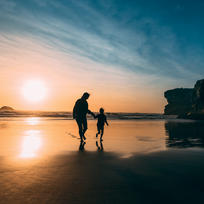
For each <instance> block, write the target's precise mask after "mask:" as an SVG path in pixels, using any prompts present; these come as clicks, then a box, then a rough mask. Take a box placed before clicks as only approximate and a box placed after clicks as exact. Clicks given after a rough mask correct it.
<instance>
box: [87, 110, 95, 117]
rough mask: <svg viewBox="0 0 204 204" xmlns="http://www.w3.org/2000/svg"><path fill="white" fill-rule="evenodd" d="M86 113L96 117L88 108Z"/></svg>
mask: <svg viewBox="0 0 204 204" xmlns="http://www.w3.org/2000/svg"><path fill="white" fill-rule="evenodd" d="M88 114H91V115H92V116H93V117H94V118H96V116H95V114H94V113H93V112H91V111H90V110H88Z"/></svg>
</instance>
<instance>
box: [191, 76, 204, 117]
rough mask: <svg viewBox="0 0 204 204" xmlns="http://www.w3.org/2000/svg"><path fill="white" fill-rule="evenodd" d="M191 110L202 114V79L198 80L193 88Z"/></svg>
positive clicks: (203, 86) (203, 105)
mask: <svg viewBox="0 0 204 204" xmlns="http://www.w3.org/2000/svg"><path fill="white" fill-rule="evenodd" d="M193 110H194V112H203V113H204V79H202V80H198V81H197V82H196V84H195V86H194V94H193Z"/></svg>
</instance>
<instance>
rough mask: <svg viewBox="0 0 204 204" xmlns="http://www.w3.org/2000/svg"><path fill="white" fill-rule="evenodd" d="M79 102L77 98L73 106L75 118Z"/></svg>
mask: <svg viewBox="0 0 204 204" xmlns="http://www.w3.org/2000/svg"><path fill="white" fill-rule="evenodd" d="M78 103H79V101H78V100H77V101H76V103H75V105H74V108H73V119H75V118H76V115H77V109H78Z"/></svg>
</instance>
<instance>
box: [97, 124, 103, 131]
mask: <svg viewBox="0 0 204 204" xmlns="http://www.w3.org/2000/svg"><path fill="white" fill-rule="evenodd" d="M97 129H98V132H100V130H103V129H104V125H100V124H97Z"/></svg>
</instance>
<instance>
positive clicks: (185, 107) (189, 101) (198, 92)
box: [164, 79, 204, 120]
mask: <svg viewBox="0 0 204 204" xmlns="http://www.w3.org/2000/svg"><path fill="white" fill-rule="evenodd" d="M164 96H165V98H166V99H167V102H168V104H167V105H166V106H165V110H164V114H166V115H178V117H179V118H188V119H197V120H204V79H202V80H198V81H197V82H196V84H195V86H194V88H193V89H183V88H180V89H172V90H168V91H166V92H165V93H164Z"/></svg>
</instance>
